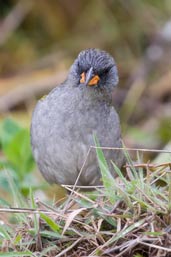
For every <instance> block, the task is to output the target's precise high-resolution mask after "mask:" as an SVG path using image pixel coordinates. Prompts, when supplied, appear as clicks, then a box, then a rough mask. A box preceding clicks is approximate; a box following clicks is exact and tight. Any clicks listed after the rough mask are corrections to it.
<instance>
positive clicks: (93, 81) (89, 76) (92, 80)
mask: <svg viewBox="0 0 171 257" xmlns="http://www.w3.org/2000/svg"><path fill="white" fill-rule="evenodd" d="M99 80H100V78H99V76H98V75H94V71H93V68H92V67H91V68H90V69H89V70H88V71H87V72H86V73H85V72H83V73H82V74H81V79H80V83H81V84H84V85H85V86H95V85H97V83H98V82H99Z"/></svg>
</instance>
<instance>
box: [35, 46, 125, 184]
mask: <svg viewBox="0 0 171 257" xmlns="http://www.w3.org/2000/svg"><path fill="white" fill-rule="evenodd" d="M118 80H119V78H118V70H117V67H116V63H115V60H114V59H113V57H112V56H111V55H110V54H109V53H107V52H106V51H104V50H100V49H96V48H89V49H86V50H82V51H81V52H80V53H79V54H78V56H77V58H76V59H75V61H74V62H73V64H72V65H71V67H70V70H69V72H68V75H67V78H66V80H65V81H64V82H63V83H61V84H60V85H57V86H56V87H55V88H54V89H52V91H51V92H50V93H49V94H48V95H47V96H46V97H44V98H43V99H40V100H39V101H38V103H37V104H36V107H35V109H34V111H33V114H32V120H31V129H30V134H31V146H32V152H33V156H34V159H35V161H36V163H37V165H38V168H39V170H40V172H41V173H42V175H43V177H44V178H45V180H47V181H48V182H49V183H50V184H53V183H55V184H59V185H74V184H75V183H76V180H77V186H90V187H91V186H98V185H102V178H101V172H100V168H99V165H98V160H97V156H96V151H90V153H89V155H88V156H87V153H88V151H89V149H90V147H91V146H93V145H95V142H94V135H96V137H97V138H98V141H99V144H100V146H102V147H116V148H120V147H122V140H121V128H120V119H119V116H118V114H117V112H116V110H115V108H114V106H113V104H112V92H113V90H114V88H115V87H116V86H117V84H118ZM104 155H105V158H106V160H107V163H108V165H109V167H110V172H111V174H112V176H113V177H116V172H115V170H114V167H113V166H112V165H111V160H112V161H113V162H114V163H115V164H116V165H117V166H118V167H119V168H120V167H122V165H123V163H124V160H125V157H124V154H123V153H122V152H121V151H117V150H115V151H112V150H107V149H106V150H104ZM86 158H87V159H86ZM85 159H86V162H85ZM84 162H85V163H84ZM83 164H84V167H83ZM81 169H82V172H81V174H80V176H79V179H77V177H78V175H79V172H80V170H81Z"/></svg>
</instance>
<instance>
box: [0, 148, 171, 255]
mask: <svg viewBox="0 0 171 257" xmlns="http://www.w3.org/2000/svg"><path fill="white" fill-rule="evenodd" d="M168 152H169V151H168ZM125 154H126V156H127V161H128V164H127V165H126V176H123V175H122V173H121V172H120V170H119V169H117V168H116V167H115V170H116V172H117V173H118V178H117V179H114V178H112V181H111V183H110V184H109V183H108V185H107V187H106V186H105V185H106V181H105V179H104V177H106V176H104V175H105V174H108V172H109V171H108V167H107V166H106V163H105V162H104V159H103V158H104V156H103V154H102V150H101V149H100V148H97V156H98V159H99V165H100V167H101V172H102V178H103V183H104V187H97V188H96V190H95V191H92V192H87V193H85V192H84V193H83V192H82V191H80V190H79V189H78V188H77V189H75V190H74V191H73V190H72V189H71V188H70V187H69V186H66V189H67V190H70V191H71V194H70V196H69V197H67V199H66V200H63V201H62V202H58V203H55V204H52V205H50V204H45V203H42V202H40V201H37V202H35V200H34V198H33V195H32V193H30V199H31V209H30V208H16V209H14V208H13V209H1V210H0V211H1V212H6V213H7V212H12V213H13V215H14V213H15V215H16V219H17V222H16V224H15V225H11V226H8V227H7V226H5V224H4V225H3V226H2V227H1V229H0V233H1V236H2V235H3V236H2V238H1V242H0V243H1V252H2V253H1V254H0V256H11V255H10V254H11V253H12V252H13V254H15V253H16V255H12V256H58V257H59V256H117V257H119V256H122V257H124V256H127V257H133V256H134V257H146V256H150V257H153V256H155V257H156V256H160V257H161V256H171V236H170V230H171V227H170V224H171V215H170V212H171V204H170V203H171V183H170V182H171V173H170V172H171V162H167V163H160V164H159V165H158V164H149V163H148V164H145V163H142V162H141V161H140V159H139V160H138V161H137V163H136V164H135V165H133V164H132V161H131V159H130V157H129V156H128V153H127V152H125ZM169 154H170V152H169ZM137 156H139V154H137ZM137 159H138V158H137ZM108 178H109V177H108ZM108 178H106V180H107V181H108ZM110 179H111V178H110ZM13 191H15V190H13ZM109 193H110V197H109ZM17 201H19V199H18V200H17Z"/></svg>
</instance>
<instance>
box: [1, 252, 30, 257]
mask: <svg viewBox="0 0 171 257" xmlns="http://www.w3.org/2000/svg"><path fill="white" fill-rule="evenodd" d="M15 256H16V257H19V256H25V257H28V256H33V255H32V253H31V252H30V251H26V252H8V253H0V257H15Z"/></svg>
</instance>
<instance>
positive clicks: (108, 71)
mask: <svg viewBox="0 0 171 257" xmlns="http://www.w3.org/2000/svg"><path fill="white" fill-rule="evenodd" d="M69 76H72V77H73V78H74V81H75V84H76V86H82V87H91V88H101V89H102V88H105V89H106V90H109V91H111V90H112V88H113V87H114V86H116V85H117V84H118V72H117V68H116V64H115V61H114V59H113V58H112V56H111V55H109V54H108V53H107V52H105V51H101V50H99V49H92V48H91V49H87V50H84V51H82V52H80V53H79V55H78V57H77V59H76V60H75V62H74V63H73V65H72V66H71V69H70V73H69Z"/></svg>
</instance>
